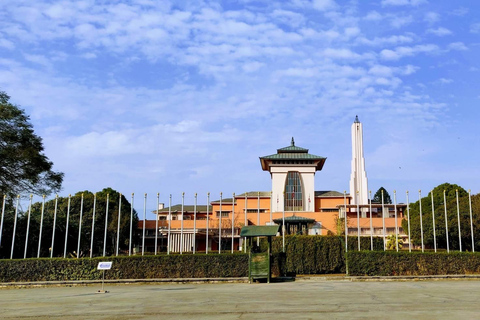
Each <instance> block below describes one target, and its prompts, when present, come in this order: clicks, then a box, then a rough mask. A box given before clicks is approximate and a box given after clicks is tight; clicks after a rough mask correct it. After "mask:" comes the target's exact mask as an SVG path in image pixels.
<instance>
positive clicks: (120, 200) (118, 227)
mask: <svg viewBox="0 0 480 320" xmlns="http://www.w3.org/2000/svg"><path fill="white" fill-rule="evenodd" d="M121 215H122V194H121V193H119V194H118V221H117V247H116V249H115V256H118V246H119V245H120V220H121Z"/></svg>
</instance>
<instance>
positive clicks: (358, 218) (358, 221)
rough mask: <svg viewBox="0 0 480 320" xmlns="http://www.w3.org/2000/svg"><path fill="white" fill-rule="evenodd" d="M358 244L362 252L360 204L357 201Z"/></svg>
mask: <svg viewBox="0 0 480 320" xmlns="http://www.w3.org/2000/svg"><path fill="white" fill-rule="evenodd" d="M358 193H359V192H358V191H357V199H359V197H358ZM357 242H358V251H360V204H359V203H358V201H357Z"/></svg>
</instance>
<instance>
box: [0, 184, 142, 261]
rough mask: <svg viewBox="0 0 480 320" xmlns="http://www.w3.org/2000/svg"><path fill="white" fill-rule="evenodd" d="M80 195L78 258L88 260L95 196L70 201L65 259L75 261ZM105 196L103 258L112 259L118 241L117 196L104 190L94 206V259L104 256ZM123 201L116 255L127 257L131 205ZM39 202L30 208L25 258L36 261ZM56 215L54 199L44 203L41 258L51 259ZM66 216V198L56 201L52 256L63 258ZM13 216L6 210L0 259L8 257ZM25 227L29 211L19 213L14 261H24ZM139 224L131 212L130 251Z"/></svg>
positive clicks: (108, 190) (90, 195)
mask: <svg viewBox="0 0 480 320" xmlns="http://www.w3.org/2000/svg"><path fill="white" fill-rule="evenodd" d="M82 194H83V214H82V228H81V238H80V240H81V241H80V252H79V255H80V256H90V243H91V239H92V238H91V236H92V220H93V203H94V194H93V193H92V192H89V191H82V192H77V193H76V194H75V195H72V196H71V198H70V215H69V224H68V239H67V257H72V256H73V257H76V256H77V255H76V252H77V246H78V233H79V228H80V211H81V210H80V208H81V199H82ZM107 194H108V196H109V197H108V225H107V241H106V255H114V254H115V249H116V241H117V227H118V211H119V199H120V194H119V193H118V192H117V191H115V190H113V189H111V188H105V189H103V190H102V191H100V192H97V193H96V202H95V227H94V234H93V236H94V237H93V256H101V255H102V254H103V245H104V234H105V217H106V204H107ZM121 197H122V203H121V210H120V239H119V254H122V253H127V252H128V249H129V241H130V214H131V204H130V202H129V201H128V200H127V199H126V198H125V196H124V195H122V196H121ZM41 208H42V202H36V203H34V204H33V205H32V211H31V217H30V228H29V237H28V246H27V257H28V258H31V257H36V256H37V250H38V243H39V234H40V222H41ZM54 212H55V199H52V200H49V201H46V202H45V210H44V218H43V227H42V238H41V239H42V241H41V247H40V257H50V250H51V249H52V237H53V223H54ZM67 213H68V197H59V198H58V199H57V216H56V221H55V239H54V244H53V256H54V257H63V253H64V249H65V235H66V220H67ZM13 222H14V212H13V211H12V210H9V211H8V212H6V215H5V222H4V233H3V237H2V246H1V248H0V258H6V257H10V252H11V244H12V234H13ZM27 223H28V209H27V210H24V211H22V212H20V213H19V217H18V222H17V232H16V237H15V248H14V257H15V258H23V256H24V248H25V238H26V230H27ZM137 224H138V215H137V212H136V211H135V210H133V219H132V229H133V230H132V249H133V248H134V244H135V243H136V241H137V238H138V236H137V235H136V232H135V231H136V228H137Z"/></svg>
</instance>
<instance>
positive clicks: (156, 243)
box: [155, 192, 160, 255]
mask: <svg viewBox="0 0 480 320" xmlns="http://www.w3.org/2000/svg"><path fill="white" fill-rule="evenodd" d="M159 206H160V193H159V192H157V210H156V212H157V213H156V214H155V255H157V246H158V210H159V209H158V207H159Z"/></svg>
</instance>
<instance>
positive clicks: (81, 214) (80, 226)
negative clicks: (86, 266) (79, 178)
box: [77, 193, 83, 259]
mask: <svg viewBox="0 0 480 320" xmlns="http://www.w3.org/2000/svg"><path fill="white" fill-rule="evenodd" d="M82 218H83V193H82V199H81V201H80V221H79V223H78V244H77V259H78V258H79V257H80V242H81V239H82Z"/></svg>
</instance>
